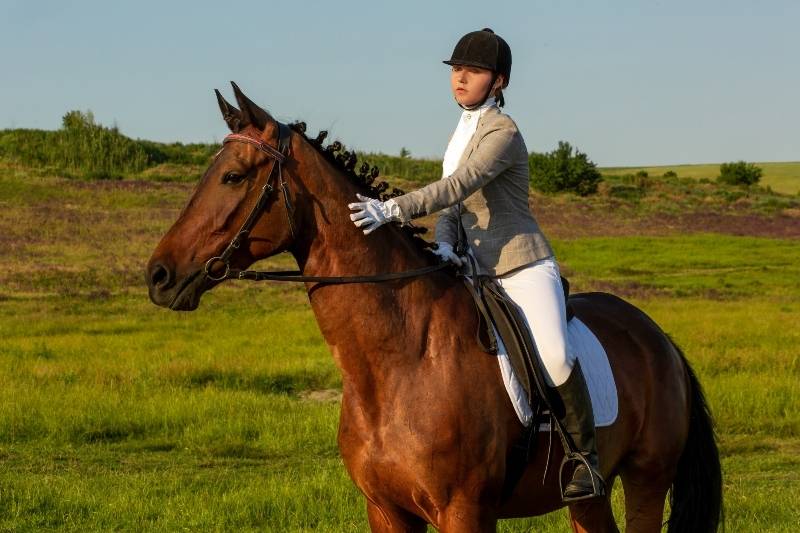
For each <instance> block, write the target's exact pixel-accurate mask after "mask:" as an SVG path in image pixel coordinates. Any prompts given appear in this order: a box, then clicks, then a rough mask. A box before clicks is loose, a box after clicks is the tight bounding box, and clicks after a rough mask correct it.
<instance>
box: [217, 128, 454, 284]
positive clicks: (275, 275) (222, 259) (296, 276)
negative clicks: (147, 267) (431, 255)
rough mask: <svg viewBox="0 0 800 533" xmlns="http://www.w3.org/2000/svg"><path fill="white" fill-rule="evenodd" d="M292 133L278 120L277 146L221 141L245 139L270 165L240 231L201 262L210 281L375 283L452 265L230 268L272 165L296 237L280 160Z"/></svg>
mask: <svg viewBox="0 0 800 533" xmlns="http://www.w3.org/2000/svg"><path fill="white" fill-rule="evenodd" d="M290 136H291V130H290V129H289V127H288V126H287V125H285V124H283V123H281V122H278V148H277V149H275V148H274V147H272V146H270V145H269V144H267V143H266V142H264V141H263V140H262V139H258V138H256V137H251V136H249V135H243V134H241V133H231V134H228V135H227V136H226V137H225V139H224V140H223V141H222V144H223V145H224V144H225V143H227V142H244V143H247V144H251V145H253V146H255V147H256V148H258V149H259V150H261V151H262V152H264V153H265V154H267V155H268V156H269V157H270V158H271V159H272V167H271V168H270V169H269V175H267V181H266V183H264V186H263V187H262V188H261V193H260V194H259V196H258V200H256V204H255V205H254V206H253V209H251V210H250V214H248V215H247V218H246V219H245V221H244V222H243V223H242V226H241V227H240V228H239V231H237V232H236V236H235V237H234V238H233V239H231V242H230V243H228V246H227V247H226V248H225V250H224V251H223V252H222V253H221V254H220V255H216V256H214V257H212V258H210V259H209V260H208V261H206V263H205V265H204V266H203V273H204V274H205V276H206V277H207V278H208V279H210V280H212V281H223V280H226V279H243V280H251V281H267V280H268V281H295V282H305V281H309V282H318V283H326V284H343V283H376V282H381V281H393V280H397V279H406V278H414V277H418V276H423V275H425V274H430V273H431V272H436V271H439V270H444V269H446V268H451V265H450V263H447V262H442V263H439V264H438V265H431V266H427V267H422V268H416V269H413V270H406V271H403V272H389V273H385V274H374V275H370V276H304V275H303V273H302V272H300V271H299V270H275V271H263V270H234V269H231V263H230V259H231V256H232V255H233V253H234V252H235V251H236V250H238V249H239V248H240V247H241V246H242V243H243V242H244V241H245V240H246V239H247V237H248V235H249V234H250V230H251V229H252V228H253V225H254V224H255V223H256V220H257V219H258V216H259V215H260V214H261V211H262V210H263V209H264V207H265V206H266V204H267V199H268V198H269V196H270V195H271V194H272V192H273V191H274V190H275V187H273V185H272V177H273V175H274V174H275V169H276V168H277V169H278V172H277V174H278V186H279V187H280V188H281V191H282V192H283V199H284V203H285V205H286V218H287V220H288V222H289V229H290V231H291V232H292V237H293V238H294V237H295V231H294V223H293V222H292V212H293V210H294V208H293V207H292V203H291V200H290V199H289V193H288V190H287V189H288V185H287V183H286V181H284V179H283V174H282V172H281V168H282V164H283V162H284V161H286V157H287V156H288V154H289V140H290ZM216 263H222V264H223V265H224V266H225V270H224V271H223V272H222V274H221V275H217V276H215V275H214V274H212V273H211V269H212V267H213V266H214V264H216Z"/></svg>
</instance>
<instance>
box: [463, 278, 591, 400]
mask: <svg viewBox="0 0 800 533" xmlns="http://www.w3.org/2000/svg"><path fill="white" fill-rule="evenodd" d="M471 280H472V282H471V283H470V281H469V280H466V279H465V283H466V285H467V287H468V289H469V291H470V294H472V298H473V300H474V301H475V307H476V308H477V310H478V330H477V332H476V337H477V339H478V343H479V344H480V346H481V348H483V350H484V351H485V352H487V353H491V354H497V350H498V348H497V338H496V337H495V329H496V330H497V333H498V334H499V335H500V338H501V339H502V341H503V345H504V346H505V348H506V351H507V353H508V358H509V361H510V362H511V366H512V368H513V369H514V373H515V374H516V376H517V378H518V379H519V380H520V383H521V384H522V386H523V388H524V389H525V393H526V394H527V396H528V399H529V401H531V400H532V399H533V398H535V397H536V396H537V393H539V392H544V391H538V390H537V388H538V387H536V385H535V384H536V380H537V378H538V379H539V380H541V382H542V383H543V382H544V381H543V380H542V378H541V376H542V370H541V369H540V367H539V365H540V362H539V359H538V356H537V355H536V346H535V345H534V342H533V339H532V337H531V334H530V330H529V328H528V325H527V322H526V320H525V316H524V314H523V313H522V310H521V309H520V308H519V306H517V304H516V303H514V301H513V300H511V299H510V298H509V297H508V296H507V295H506V293H505V291H504V290H503V289H502V287H500V285H499V284H498V283H497V282H496V281H495V280H494V279H493V278H491V277H490V276H472V277H471ZM561 285H562V286H563V288H564V301H565V302H567V304H566V319H567V322H569V321H570V320H572V318H573V317H574V316H575V311H574V309H573V308H572V305H570V303H569V300H568V298H569V281H568V280H567V279H566V278H565V277H563V276H561ZM492 325H494V327H492ZM531 407H532V408H534V409H533V411H534V412H536V409H535V407H536V406H535V405H531Z"/></svg>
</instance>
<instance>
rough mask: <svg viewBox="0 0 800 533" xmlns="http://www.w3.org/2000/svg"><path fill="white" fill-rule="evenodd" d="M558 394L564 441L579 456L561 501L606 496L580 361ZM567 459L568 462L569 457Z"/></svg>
mask: <svg viewBox="0 0 800 533" xmlns="http://www.w3.org/2000/svg"><path fill="white" fill-rule="evenodd" d="M555 391H557V392H558V395H559V396H560V399H561V402H562V405H561V406H560V407H562V408H563V409H559V410H558V411H561V412H557V413H556V416H558V419H559V421H560V422H561V425H562V427H563V428H564V429H565V431H566V433H567V435H566V436H565V437H566V438H567V440H568V441H570V440H571V442H569V443H568V444H570V447H571V448H572V451H573V452H576V454H577V455H579V456H580V457H575V459H574V460H571V462H574V463H576V466H575V470H574V471H573V474H572V479H571V481H570V482H569V483H567V485H566V486H565V487H564V489H563V490H564V492H563V494H562V498H563V499H564V500H565V501H570V500H576V499H584V498H590V497H593V496H602V495H603V494H605V482H604V481H603V478H602V477H601V476H600V461H599V458H598V456H597V444H596V440H595V429H594V412H593V411H592V401H591V398H590V397H589V390H588V389H587V388H586V380H585V379H584V377H583V371H581V367H580V362H579V361H577V360H576V361H575V366H574V367H573V369H572V373H570V375H569V377H568V378H567V381H565V382H564V383H563V384H562V385H559V386H557V387H555ZM567 459H568V460H569V455H568V458H567ZM590 469H591V471H590Z"/></svg>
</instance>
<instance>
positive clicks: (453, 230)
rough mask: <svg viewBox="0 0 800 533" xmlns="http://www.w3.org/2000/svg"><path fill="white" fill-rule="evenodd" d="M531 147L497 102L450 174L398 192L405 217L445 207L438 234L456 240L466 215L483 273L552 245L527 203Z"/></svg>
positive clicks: (538, 255)
mask: <svg viewBox="0 0 800 533" xmlns="http://www.w3.org/2000/svg"><path fill="white" fill-rule="evenodd" d="M528 179H529V171H528V150H527V148H526V146H525V141H524V140H523V139H522V135H521V134H520V132H519V130H518V129H517V125H516V123H514V121H513V120H512V119H511V117H509V116H508V115H506V114H504V113H502V112H501V111H500V109H498V108H497V107H496V106H492V107H489V108H488V109H486V111H484V112H483V115H482V116H481V118H480V121H479V122H478V127H477V130H476V131H475V134H474V135H473V136H472V139H471V140H470V142H469V143H468V144H467V147H466V148H465V149H464V153H463V154H462V156H461V159H460V160H459V163H458V168H457V169H456V171H455V172H453V174H451V175H450V176H448V177H446V178H443V179H440V180H437V181H435V182H433V183H430V184H429V185H426V186H425V187H422V188H420V189H417V190H415V191H412V192H410V193H407V194H404V195H402V196H398V197H396V198H395V199H394V200H395V202H396V203H397V205H398V206H399V207H400V219H401V221H402V222H408V221H409V220H411V219H413V218H417V217H421V216H424V215H427V214H430V213H435V212H437V211H441V214H440V215H439V220H438V222H437V223H436V240H437V241H444V242H449V243H451V244H455V242H456V239H457V231H458V230H457V227H458V226H457V218H456V217H458V216H461V221H462V223H463V225H464V231H465V233H466V242H467V244H469V246H470V248H471V249H472V251H473V252H474V254H475V257H476V259H477V261H478V266H479V268H480V270H481V271H482V273H484V274H489V275H491V276H501V275H503V274H506V273H508V272H510V271H512V270H514V269H516V268H519V267H522V266H524V265H527V264H530V263H532V262H534V261H537V260H539V259H543V258H545V257H550V256H552V255H553V250H552V248H551V247H550V243H549V242H548V241H547V238H546V237H545V236H544V234H543V233H542V231H541V230H540V229H539V224H538V223H537V222H536V219H535V218H534V216H533V214H532V213H531V210H530V208H529V207H528Z"/></svg>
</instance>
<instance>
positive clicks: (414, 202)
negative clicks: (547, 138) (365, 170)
mask: <svg viewBox="0 0 800 533" xmlns="http://www.w3.org/2000/svg"><path fill="white" fill-rule="evenodd" d="M518 135H519V132H518V131H517V129H516V128H511V127H502V126H501V127H497V128H493V129H490V130H489V131H487V132H486V134H485V135H484V136H483V137H482V138H481V139H480V140H479V141H478V143H477V145H476V146H475V149H474V151H473V152H472V154H470V156H469V157H468V158H467V160H466V161H465V162H464V164H463V165H461V166H460V167H458V168H457V169H456V171H455V172H453V173H452V174H450V176H448V177H446V178H442V179H440V180H436V181H434V182H433V183H430V184H428V185H426V186H425V187H422V188H420V189H417V190H416V191H411V192H409V193H407V194H404V195H402V196H397V197H396V198H395V199H394V200H395V202H396V203H397V205H398V206H399V207H400V221H401V222H408V221H409V220H411V219H413V218H417V217H421V216H425V215H428V214H431V213H435V212H437V211H439V210H441V209H444V208H446V207H450V206H451V205H453V204H456V203H458V202H462V201H464V200H466V199H467V198H468V197H469V196H470V195H471V194H472V193H474V192H475V191H477V190H478V189H480V188H481V187H483V186H484V185H486V184H487V183H489V182H490V181H491V180H493V179H494V178H496V177H497V175H498V174H500V173H501V172H503V171H504V170H506V169H507V168H509V167H510V166H511V165H512V164H513V162H514V156H515V154H516V149H517V143H518Z"/></svg>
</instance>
